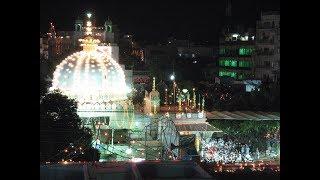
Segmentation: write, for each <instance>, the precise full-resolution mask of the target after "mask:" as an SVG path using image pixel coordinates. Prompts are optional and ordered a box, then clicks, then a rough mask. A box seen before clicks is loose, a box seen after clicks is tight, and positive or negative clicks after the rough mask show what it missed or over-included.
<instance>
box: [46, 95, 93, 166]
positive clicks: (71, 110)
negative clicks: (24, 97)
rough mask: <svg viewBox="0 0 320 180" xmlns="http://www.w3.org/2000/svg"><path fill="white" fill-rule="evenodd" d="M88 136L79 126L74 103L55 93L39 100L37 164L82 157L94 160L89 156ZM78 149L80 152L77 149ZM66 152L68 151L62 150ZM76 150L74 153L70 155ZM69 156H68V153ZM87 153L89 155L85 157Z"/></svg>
mask: <svg viewBox="0 0 320 180" xmlns="http://www.w3.org/2000/svg"><path fill="white" fill-rule="evenodd" d="M91 142H92V134H91V131H90V129H87V128H83V127H81V119H80V117H79V116H78V115H77V103H76V101H75V100H73V99H69V98H68V97H67V96H65V95H62V94H61V93H60V92H58V91H54V92H50V93H47V94H46V95H45V96H43V97H42V98H41V100H40V154H41V161H59V160H61V159H68V158H71V157H78V155H76V154H77V153H78V154H79V153H80V154H82V152H83V153H84V154H83V155H82V157H83V158H84V159H83V160H92V159H95V158H93V157H92V155H90V153H92V152H94V151H95V150H94V149H92V148H91ZM80 147H81V150H80V149H79V148H80ZM65 149H67V150H68V152H64V151H63V150H65ZM74 151H77V152H76V153H75V154H72V153H71V152H74ZM70 153H71V154H70ZM88 153H89V154H88Z"/></svg>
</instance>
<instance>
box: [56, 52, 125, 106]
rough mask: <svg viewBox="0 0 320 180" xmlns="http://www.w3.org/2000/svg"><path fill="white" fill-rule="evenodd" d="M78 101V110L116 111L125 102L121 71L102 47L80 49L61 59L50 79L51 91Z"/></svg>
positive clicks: (123, 78) (123, 79) (122, 72)
mask: <svg viewBox="0 0 320 180" xmlns="http://www.w3.org/2000/svg"><path fill="white" fill-rule="evenodd" d="M54 89H59V90H60V91H62V93H64V94H66V95H67V96H69V97H71V98H75V99H76V100H77V101H78V105H79V108H80V109H97V110H104V109H118V107H117V106H119V102H121V101H123V100H126V99H127V92H128V88H127V86H126V82H125V75H124V71H123V70H122V68H121V67H120V65H119V64H118V63H117V62H116V61H115V60H113V59H112V58H111V56H110V55H109V53H108V52H106V51H105V50H104V47H96V48H93V49H90V50H88V49H86V50H85V48H84V50H83V51H80V52H77V53H74V54H72V55H70V56H69V57H67V58H66V59H64V60H63V61H62V62H61V63H60V64H59V65H58V66H57V68H56V70H55V72H54V75H53V82H52V87H51V90H54Z"/></svg>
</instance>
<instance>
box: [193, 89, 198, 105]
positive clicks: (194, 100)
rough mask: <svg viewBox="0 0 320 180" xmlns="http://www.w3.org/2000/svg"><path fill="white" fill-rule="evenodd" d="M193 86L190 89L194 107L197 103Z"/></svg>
mask: <svg viewBox="0 0 320 180" xmlns="http://www.w3.org/2000/svg"><path fill="white" fill-rule="evenodd" d="M195 90H196V89H195V88H193V89H192V91H193V94H192V99H193V100H192V108H195V107H196V105H197V103H196V92H195Z"/></svg>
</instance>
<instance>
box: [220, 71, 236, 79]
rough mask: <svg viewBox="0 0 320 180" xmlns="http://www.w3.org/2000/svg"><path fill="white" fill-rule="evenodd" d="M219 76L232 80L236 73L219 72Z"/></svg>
mask: <svg viewBox="0 0 320 180" xmlns="http://www.w3.org/2000/svg"><path fill="white" fill-rule="evenodd" d="M219 76H229V77H232V78H236V77H237V73H236V72H231V71H219Z"/></svg>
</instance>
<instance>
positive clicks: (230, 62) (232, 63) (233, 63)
mask: <svg viewBox="0 0 320 180" xmlns="http://www.w3.org/2000/svg"><path fill="white" fill-rule="evenodd" d="M219 66H224V67H237V66H238V61H237V60H234V59H222V60H220V61H219Z"/></svg>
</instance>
